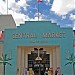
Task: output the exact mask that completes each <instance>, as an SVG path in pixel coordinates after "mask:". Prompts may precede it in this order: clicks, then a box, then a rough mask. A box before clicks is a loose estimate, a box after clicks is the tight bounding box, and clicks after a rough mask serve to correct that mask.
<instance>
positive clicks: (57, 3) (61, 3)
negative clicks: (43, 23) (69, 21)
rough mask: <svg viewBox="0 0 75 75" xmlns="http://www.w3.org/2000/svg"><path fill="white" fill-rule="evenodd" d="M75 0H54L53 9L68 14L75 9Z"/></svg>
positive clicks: (58, 12)
mask: <svg viewBox="0 0 75 75" xmlns="http://www.w3.org/2000/svg"><path fill="white" fill-rule="evenodd" d="M74 5H75V0H54V2H53V5H52V8H51V11H54V12H55V13H56V14H58V15H66V14H67V13H69V12H70V11H71V10H73V9H75V7H74Z"/></svg>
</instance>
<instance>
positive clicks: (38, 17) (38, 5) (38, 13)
mask: <svg viewBox="0 0 75 75" xmlns="http://www.w3.org/2000/svg"><path fill="white" fill-rule="evenodd" d="M37 14H38V21H39V1H38V2H37Z"/></svg>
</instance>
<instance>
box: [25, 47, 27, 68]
mask: <svg viewBox="0 0 75 75" xmlns="http://www.w3.org/2000/svg"><path fill="white" fill-rule="evenodd" d="M25 67H26V68H28V52H27V48H26V49H25Z"/></svg>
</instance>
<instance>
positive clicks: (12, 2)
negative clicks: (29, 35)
mask: <svg viewBox="0 0 75 75" xmlns="http://www.w3.org/2000/svg"><path fill="white" fill-rule="evenodd" d="M7 1H8V4H7ZM37 5H38V1H37V0H0V15H4V14H7V13H8V14H12V16H13V18H14V21H15V23H16V26H19V25H20V24H21V23H25V21H38V11H37V8H38V6H37ZM7 6H8V8H7ZM7 9H8V11H7ZM39 21H51V22H52V23H57V25H60V27H73V29H74V30H75V0H42V2H39Z"/></svg>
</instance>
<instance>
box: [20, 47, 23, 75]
mask: <svg viewBox="0 0 75 75" xmlns="http://www.w3.org/2000/svg"><path fill="white" fill-rule="evenodd" d="M21 51H22V61H21V62H22V67H21V69H22V75H23V73H24V48H23V47H22V50H21Z"/></svg>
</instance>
